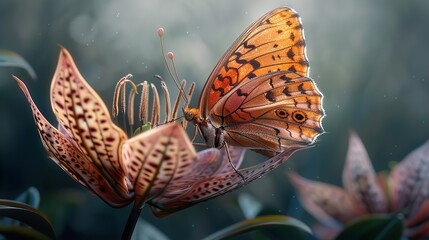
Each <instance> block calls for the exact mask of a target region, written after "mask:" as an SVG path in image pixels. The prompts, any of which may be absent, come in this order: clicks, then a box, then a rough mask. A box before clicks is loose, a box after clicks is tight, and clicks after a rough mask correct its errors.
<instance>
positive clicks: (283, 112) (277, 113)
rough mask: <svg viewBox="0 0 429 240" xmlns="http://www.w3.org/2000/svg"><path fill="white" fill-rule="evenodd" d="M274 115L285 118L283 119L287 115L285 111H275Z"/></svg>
mask: <svg viewBox="0 0 429 240" xmlns="http://www.w3.org/2000/svg"><path fill="white" fill-rule="evenodd" d="M276 115H277V116H279V117H280V118H285V117H287V115H288V114H287V112H286V110H283V109H277V110H276Z"/></svg>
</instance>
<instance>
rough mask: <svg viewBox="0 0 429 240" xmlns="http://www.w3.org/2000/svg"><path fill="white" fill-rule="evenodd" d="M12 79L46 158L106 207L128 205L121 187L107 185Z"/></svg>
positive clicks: (126, 196)
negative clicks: (22, 96)
mask: <svg viewBox="0 0 429 240" xmlns="http://www.w3.org/2000/svg"><path fill="white" fill-rule="evenodd" d="M14 78H15V80H16V81H17V83H18V85H19V87H20V88H21V90H22V91H23V92H24V94H25V96H26V97H27V100H28V102H29V103H30V106H31V110H32V111H33V116H34V120H35V122H36V126H37V130H38V131H39V135H40V138H41V140H42V143H43V146H44V147H45V149H46V150H47V151H48V153H49V156H50V158H51V159H52V160H53V161H54V162H55V163H56V164H57V165H58V166H59V167H61V168H62V169H63V170H64V171H65V172H67V173H68V174H69V175H70V176H71V177H72V178H73V179H74V180H76V181H77V182H79V183H80V184H82V185H83V186H84V187H86V188H88V189H90V190H92V191H93V192H94V193H95V194H97V195H98V196H99V197H100V198H101V199H103V200H104V201H105V202H106V203H108V204H110V205H112V206H115V207H120V206H124V205H126V204H128V203H129V202H130V200H131V198H130V196H129V194H128V192H127V191H124V189H125V185H122V186H117V185H111V184H110V183H109V182H108V181H107V180H106V179H105V178H104V177H103V176H102V174H101V172H100V171H99V169H98V168H97V167H96V166H95V164H94V163H93V162H92V161H91V159H89V158H88V156H87V155H86V154H84V153H83V152H82V151H81V150H80V149H79V148H78V146H77V144H76V143H75V142H74V141H73V139H70V138H69V137H67V136H65V135H63V133H62V132H61V131H59V130H57V129H56V128H54V127H53V126H52V125H51V124H50V123H49V122H48V121H47V120H46V119H45V118H44V117H43V115H42V114H41V113H40V111H39V109H38V108H37V106H36V105H35V104H34V102H33V100H32V99H31V96H30V93H29V92H28V90H27V88H26V86H25V84H24V83H23V82H22V81H21V80H19V79H18V78H17V77H14Z"/></svg>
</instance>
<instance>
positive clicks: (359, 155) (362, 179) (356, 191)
mask: <svg viewBox="0 0 429 240" xmlns="http://www.w3.org/2000/svg"><path fill="white" fill-rule="evenodd" d="M343 182H344V188H345V189H346V191H347V192H348V193H349V194H350V195H351V196H353V197H354V198H356V199H357V200H359V201H361V202H363V203H364V204H365V206H366V208H367V210H368V211H369V212H370V213H381V212H385V211H386V209H387V204H386V197H385V195H384V192H383V190H382V188H381V186H380V185H379V182H378V178H377V175H376V174H375V171H374V168H373V167H372V164H371V161H370V160H369V157H368V153H367V152H366V150H365V147H364V145H363V143H362V141H361V140H360V139H359V137H358V136H357V135H356V134H355V133H353V132H352V133H351V134H350V139H349V149H348V152H347V158H346V163H345V166H344V170H343Z"/></svg>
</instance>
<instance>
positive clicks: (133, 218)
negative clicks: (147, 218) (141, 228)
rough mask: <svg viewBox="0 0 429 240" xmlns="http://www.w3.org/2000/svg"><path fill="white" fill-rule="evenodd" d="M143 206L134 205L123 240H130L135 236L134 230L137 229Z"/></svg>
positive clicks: (123, 233)
mask: <svg viewBox="0 0 429 240" xmlns="http://www.w3.org/2000/svg"><path fill="white" fill-rule="evenodd" d="M142 209H143V206H136V205H135V204H134V205H133V209H131V212H130V215H129V216H128V220H127V224H126V225H125V228H124V231H123V232H122V237H121V239H122V240H130V239H131V237H132V236H133V232H134V228H135V227H136V224H137V221H138V220H139V216H140V213H141V211H142Z"/></svg>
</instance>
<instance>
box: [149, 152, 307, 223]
mask: <svg viewBox="0 0 429 240" xmlns="http://www.w3.org/2000/svg"><path fill="white" fill-rule="evenodd" d="M305 148H308V147H306V146H291V147H290V148H289V149H288V150H286V151H284V152H282V153H280V154H278V155H277V156H275V157H273V158H271V159H269V160H266V161H264V162H263V163H260V164H257V165H254V166H252V167H249V168H245V169H241V170H239V172H240V174H241V176H240V175H239V174H237V173H236V172H235V170H233V169H232V168H231V167H230V166H229V167H228V168H229V171H224V170H225V169H227V168H226V166H227V165H230V163H229V160H228V159H227V158H225V154H223V157H222V158H221V159H223V160H222V161H223V162H222V165H221V166H220V167H219V170H218V171H217V172H215V173H214V175H212V176H208V177H205V178H204V179H201V180H200V181H192V182H191V181H186V179H185V181H182V182H181V184H182V186H181V187H180V186H176V188H178V189H185V190H184V191H182V193H181V194H180V195H178V196H176V197H175V198H172V197H170V196H165V195H160V196H159V197H157V198H154V199H152V200H151V201H150V202H149V203H150V204H151V205H152V211H153V213H154V214H155V215H156V216H159V217H162V216H166V215H169V214H172V213H174V212H177V211H179V210H181V209H184V208H187V207H190V206H192V205H194V204H197V203H199V202H203V201H207V200H209V199H212V198H215V197H218V196H221V195H223V194H225V193H227V192H230V191H232V190H235V189H237V188H240V187H242V186H244V185H246V184H248V183H250V182H251V181H253V180H255V179H258V178H260V177H262V176H264V175H265V174H266V173H268V172H270V171H271V170H273V169H275V168H276V167H278V166H280V165H281V164H282V163H283V162H285V161H287V160H288V159H289V157H290V156H291V155H292V154H293V153H294V152H296V151H298V150H301V149H305ZM236 150H237V154H236V153H234V154H233V155H234V156H236V157H239V158H241V157H242V155H241V154H243V152H242V151H243V150H242V149H241V150H240V149H239V148H237V149H236ZM236 150H234V151H236ZM234 158H235V157H234ZM232 162H239V160H232Z"/></svg>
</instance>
